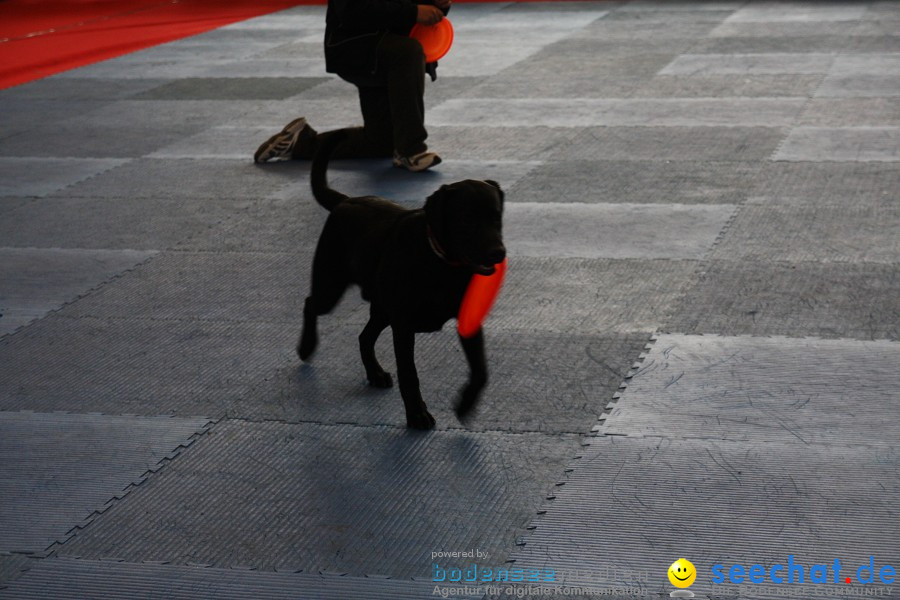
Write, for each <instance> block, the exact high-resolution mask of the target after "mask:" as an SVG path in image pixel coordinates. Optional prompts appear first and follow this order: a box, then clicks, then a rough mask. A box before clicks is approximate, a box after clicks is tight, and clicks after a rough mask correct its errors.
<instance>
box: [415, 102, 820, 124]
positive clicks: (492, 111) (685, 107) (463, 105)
mask: <svg viewBox="0 0 900 600" xmlns="http://www.w3.org/2000/svg"><path fill="white" fill-rule="evenodd" d="M805 105H806V99H800V98H741V99H736V98H722V99H710V98H676V99H672V98H629V99H623V100H611V99H607V98H598V99H591V98H574V99H573V98H533V99H532V98H515V99H511V100H497V99H492V100H479V99H466V98H458V99H453V100H448V101H446V102H444V103H442V104H441V105H440V106H438V107H437V108H435V109H434V110H432V111H431V114H430V116H429V119H430V120H431V121H433V122H434V124H435V125H443V126H452V125H457V126H458V125H466V126H469V125H471V124H481V125H484V126H488V127H528V126H529V125H531V124H532V123H533V122H534V115H535V114H542V115H544V117H543V119H542V122H543V123H545V124H546V125H549V126H551V127H578V128H580V127H603V126H606V127H637V126H646V127H717V126H719V127H721V126H735V127H784V126H787V125H791V124H793V123H794V122H795V121H796V119H797V116H798V115H799V114H800V111H802V110H803V107H804V106H805Z"/></svg>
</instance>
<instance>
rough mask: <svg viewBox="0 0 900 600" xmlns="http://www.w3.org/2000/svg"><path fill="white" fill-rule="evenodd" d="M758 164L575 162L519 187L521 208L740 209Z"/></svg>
mask: <svg viewBox="0 0 900 600" xmlns="http://www.w3.org/2000/svg"><path fill="white" fill-rule="evenodd" d="M760 170H761V166H760V165H759V164H756V163H752V162H746V163H733V162H732V163H723V162H689V161H678V162H660V161H650V160H640V161H626V160H609V161H601V160H573V161H567V162H565V163H562V164H559V163H554V164H541V165H539V166H536V167H535V168H534V169H533V170H532V171H531V172H529V173H528V175H526V176H525V177H523V178H522V179H520V180H519V181H517V182H516V184H515V185H514V186H513V187H512V188H511V189H510V190H509V191H508V195H507V197H508V198H510V199H511V200H514V201H516V202H572V203H574V202H584V203H594V202H604V203H619V202H622V203H633V204H637V203H647V204H740V203H741V202H743V201H745V200H746V199H747V197H748V196H747V195H748V193H749V190H751V189H752V186H753V185H754V184H755V183H756V181H757V178H758V174H759V172H760Z"/></svg>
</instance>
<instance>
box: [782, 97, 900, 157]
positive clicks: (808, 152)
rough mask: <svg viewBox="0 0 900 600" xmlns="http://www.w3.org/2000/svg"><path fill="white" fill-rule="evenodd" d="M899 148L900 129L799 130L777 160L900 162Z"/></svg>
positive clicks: (831, 128) (785, 145)
mask: <svg viewBox="0 0 900 600" xmlns="http://www.w3.org/2000/svg"><path fill="white" fill-rule="evenodd" d="M898 87H900V86H898ZM898 148H900V127H795V128H794V129H792V130H791V132H790V133H789V134H788V137H787V139H786V140H785V141H784V143H782V145H781V146H780V147H779V148H778V152H776V153H775V155H774V156H773V160H785V161H813V162H824V161H838V162H853V161H862V162H867V161H868V162H898V161H900V150H898Z"/></svg>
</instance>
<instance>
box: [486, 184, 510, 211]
mask: <svg viewBox="0 0 900 600" xmlns="http://www.w3.org/2000/svg"><path fill="white" fill-rule="evenodd" d="M484 182H485V183H486V184H488V185H489V186H491V187H495V188H497V191H498V192H499V193H500V210H503V202H504V200H505V199H506V194H505V193H503V190H502V189H501V188H500V184H499V183H497V182H496V181H494V180H493V179H485V180H484Z"/></svg>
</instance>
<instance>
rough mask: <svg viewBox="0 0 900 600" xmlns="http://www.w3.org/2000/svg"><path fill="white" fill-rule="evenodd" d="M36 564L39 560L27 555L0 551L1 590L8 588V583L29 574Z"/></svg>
mask: <svg viewBox="0 0 900 600" xmlns="http://www.w3.org/2000/svg"><path fill="white" fill-rule="evenodd" d="M35 564H37V559H35V558H32V557H30V556H28V555H26V554H14V553H11V552H3V551H0V590H2V589H3V588H4V587H6V585H7V583H8V582H10V581H14V580H16V579H18V578H19V577H21V576H22V575H23V574H25V573H27V572H28V570H29V569H30V568H31V567H33V566H34V565H35Z"/></svg>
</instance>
